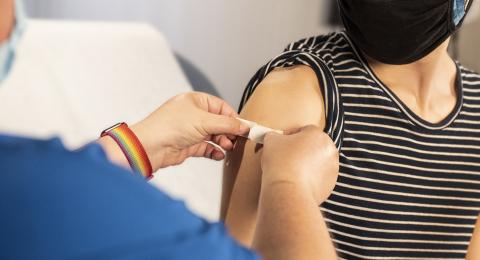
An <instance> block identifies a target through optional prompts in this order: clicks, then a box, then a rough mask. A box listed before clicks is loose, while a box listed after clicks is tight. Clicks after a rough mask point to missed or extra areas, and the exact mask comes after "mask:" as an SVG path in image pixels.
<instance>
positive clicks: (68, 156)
mask: <svg viewBox="0 0 480 260" xmlns="http://www.w3.org/2000/svg"><path fill="white" fill-rule="evenodd" d="M105 161H106V156H105V153H104V152H103V150H102V149H101V147H100V146H98V145H95V144H90V145H86V146H84V147H83V148H82V149H78V150H76V151H70V150H69V149H67V148H66V147H65V146H64V144H63V142H62V141H61V139H60V138H57V137H55V138H50V139H34V138H28V137H20V136H13V135H0V172H4V171H5V172H11V173H13V172H15V173H16V174H25V176H29V177H34V176H37V175H38V174H41V173H48V174H49V176H52V175H55V174H56V173H58V174H62V172H67V171H68V172H69V173H71V174H73V173H74V172H75V171H79V172H80V171H81V170H84V169H85V168H86V167H96V165H97V163H100V162H105Z"/></svg>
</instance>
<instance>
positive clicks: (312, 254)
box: [253, 182, 337, 260]
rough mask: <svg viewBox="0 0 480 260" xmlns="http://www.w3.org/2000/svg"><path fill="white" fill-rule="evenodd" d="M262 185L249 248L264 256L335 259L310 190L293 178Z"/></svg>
mask: <svg viewBox="0 0 480 260" xmlns="http://www.w3.org/2000/svg"><path fill="white" fill-rule="evenodd" d="M262 186H263V187H262V191H261V195H260V205H259V215H258V222H257V229H256V232H255V237H254V243H253V248H254V249H255V250H257V252H259V253H260V254H261V255H262V256H263V258H264V259H266V260H271V259H275V260H292V259H295V260H302V259H305V260H311V259H324V260H329V259H337V256H336V253H335V248H334V246H333V244H332V241H331V238H330V235H329V232H328V229H327V226H326V223H325V221H324V218H323V216H322V214H321V212H320V209H319V207H318V205H317V203H316V201H315V198H314V196H313V194H309V193H308V192H305V189H302V187H301V186H299V185H297V184H295V183H293V182H277V183H273V184H270V185H262Z"/></svg>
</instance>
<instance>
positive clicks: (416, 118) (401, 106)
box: [341, 32, 464, 130]
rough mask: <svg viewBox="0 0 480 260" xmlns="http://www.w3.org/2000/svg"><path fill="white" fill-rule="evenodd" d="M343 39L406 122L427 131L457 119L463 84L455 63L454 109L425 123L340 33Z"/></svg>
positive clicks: (437, 128) (438, 128)
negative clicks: (441, 117) (437, 118)
mask: <svg viewBox="0 0 480 260" xmlns="http://www.w3.org/2000/svg"><path fill="white" fill-rule="evenodd" d="M341 34H342V35H343V37H344V38H345V39H346V40H347V42H348V43H349V45H350V47H351V48H352V50H353V52H354V54H355V56H356V57H357V59H358V60H359V61H360V63H361V64H362V66H363V68H364V69H365V70H366V71H367V73H368V75H369V76H370V77H371V79H372V80H373V81H374V82H375V83H376V84H377V85H378V86H379V87H380V88H381V89H382V90H383V91H384V93H385V94H387V97H388V98H390V99H391V100H392V101H393V103H395V104H396V106H397V108H398V109H399V110H400V111H401V112H402V113H403V114H404V115H406V116H407V118H408V120H409V121H410V122H412V123H413V124H415V125H417V126H420V127H422V128H425V129H428V130H442V129H445V128H447V127H448V126H450V125H451V124H452V123H453V122H454V121H455V119H456V118H457V117H458V115H459V114H460V112H461V110H462V106H463V95H464V94H463V83H462V71H461V70H460V66H459V64H458V63H457V62H455V66H456V68H457V75H456V80H455V91H456V94H457V98H456V99H457V101H456V103H455V107H454V108H453V110H452V111H451V112H450V113H449V114H448V115H447V116H446V117H445V118H444V119H442V120H441V121H440V122H438V123H432V122H429V121H426V120H425V119H423V118H421V117H420V116H418V115H417V114H416V113H415V112H413V111H412V110H411V109H410V108H409V107H408V106H407V105H406V104H405V103H404V102H403V101H402V100H401V99H400V98H399V97H398V96H397V95H396V94H395V93H394V92H393V91H391V90H390V88H389V87H388V86H386V85H385V84H384V83H383V82H382V81H381V80H380V79H379V78H378V77H377V76H376V75H375V73H374V72H373V70H372V69H371V68H370V65H369V64H368V62H367V61H366V59H365V57H364V55H363V54H362V53H361V51H360V50H359V49H358V47H357V46H355V44H354V43H353V41H352V40H351V39H350V38H349V37H348V35H347V34H346V33H345V32H341Z"/></svg>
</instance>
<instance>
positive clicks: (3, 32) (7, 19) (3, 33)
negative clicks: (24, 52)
mask: <svg viewBox="0 0 480 260" xmlns="http://www.w3.org/2000/svg"><path fill="white" fill-rule="evenodd" d="M14 13H15V6H14V0H0V43H3V42H4V41H5V40H6V39H7V38H8V37H9V36H10V32H11V31H12V28H13V24H14V22H15V14H14Z"/></svg>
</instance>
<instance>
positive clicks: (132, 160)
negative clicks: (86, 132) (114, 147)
mask: <svg viewBox="0 0 480 260" xmlns="http://www.w3.org/2000/svg"><path fill="white" fill-rule="evenodd" d="M107 135H108V136H110V137H111V138H112V139H113V140H114V141H115V142H116V143H117V144H118V146H119V147H120V149H122V151H123V153H124V154H125V157H127V160H128V163H129V164H130V167H132V170H133V171H135V172H138V173H140V174H142V175H143V176H145V177H146V178H147V179H148V180H149V179H151V178H152V177H153V170H152V165H151V163H150V160H149V159H148V156H147V153H146V152H145V149H144V148H143V145H142V143H140V140H138V138H137V136H136V135H135V133H133V132H132V130H130V128H129V127H128V125H127V124H126V123H118V124H116V125H114V126H112V127H110V128H108V129H106V130H105V131H103V132H102V134H101V137H104V136H107Z"/></svg>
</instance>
